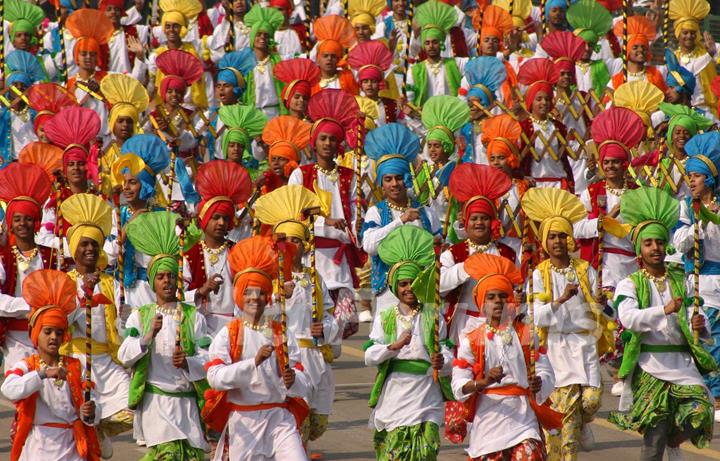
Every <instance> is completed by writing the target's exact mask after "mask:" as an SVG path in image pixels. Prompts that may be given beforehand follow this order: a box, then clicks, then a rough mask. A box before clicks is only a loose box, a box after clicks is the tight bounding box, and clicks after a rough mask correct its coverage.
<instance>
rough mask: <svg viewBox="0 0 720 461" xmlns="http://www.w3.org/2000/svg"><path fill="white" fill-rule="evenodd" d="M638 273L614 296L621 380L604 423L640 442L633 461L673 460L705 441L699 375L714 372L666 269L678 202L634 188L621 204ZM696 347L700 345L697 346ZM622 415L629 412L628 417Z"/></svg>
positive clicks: (674, 276) (703, 327) (680, 283)
mask: <svg viewBox="0 0 720 461" xmlns="http://www.w3.org/2000/svg"><path fill="white" fill-rule="evenodd" d="M621 214H622V216H623V219H624V220H625V222H626V223H628V224H630V225H632V226H633V230H632V231H631V234H630V235H631V236H632V239H633V243H634V244H635V251H636V252H637V254H638V256H639V257H640V260H641V263H642V269H641V270H640V271H638V272H635V273H633V274H632V275H630V277H628V278H626V279H625V280H623V281H621V282H620V283H619V284H618V287H617V289H616V290H615V304H616V306H617V309H618V313H619V316H620V321H621V322H622V323H623V325H624V326H625V329H626V330H625V331H626V332H627V333H630V339H629V341H627V342H626V344H625V353H624V355H623V362H622V365H621V367H620V371H619V373H618V375H619V376H620V378H622V379H624V380H625V387H624V389H623V395H622V398H621V399H620V410H621V411H623V412H627V413H611V414H610V418H609V419H610V421H611V422H613V423H615V424H616V425H617V426H618V427H620V428H621V429H630V430H636V431H638V432H640V433H641V434H642V435H643V446H642V449H641V452H640V459H641V460H643V461H645V460H648V461H650V460H653V461H655V460H656V461H660V460H662V459H663V454H664V452H665V448H666V447H667V448H668V459H670V460H673V459H681V457H680V456H679V455H680V453H679V446H680V444H681V443H682V442H684V441H685V440H690V441H691V442H692V443H693V445H695V446H696V447H698V448H703V447H705V446H707V445H708V443H709V442H710V440H711V439H712V432H713V404H712V402H711V400H710V395H709V390H708V389H707V387H706V386H705V383H704V382H703V377H702V376H701V373H703V374H704V373H710V372H713V371H716V370H717V364H716V362H715V360H713V358H712V356H711V355H710V354H709V353H708V352H707V351H706V350H705V349H704V348H703V344H702V343H704V342H706V341H707V340H708V339H709V335H708V329H707V328H708V324H707V319H706V318H705V316H704V315H703V314H702V313H700V312H693V309H692V308H691V306H692V300H691V298H690V297H688V296H687V294H686V293H687V289H686V287H685V283H684V280H683V277H682V275H681V274H679V273H678V272H673V271H670V270H667V268H666V264H665V246H666V245H667V242H668V240H669V237H670V230H671V229H673V228H674V227H675V226H676V224H677V221H678V203H677V201H676V200H675V199H673V198H672V197H670V195H669V194H668V193H666V192H664V191H661V190H658V189H652V188H641V189H638V190H634V191H630V192H628V193H627V194H625V196H624V197H623V200H622V202H621ZM701 341H702V342H701ZM628 410H629V411H628Z"/></svg>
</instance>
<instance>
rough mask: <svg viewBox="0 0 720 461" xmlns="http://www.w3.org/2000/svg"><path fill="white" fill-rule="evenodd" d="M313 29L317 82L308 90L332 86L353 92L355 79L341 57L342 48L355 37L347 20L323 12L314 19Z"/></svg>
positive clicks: (343, 50)
mask: <svg viewBox="0 0 720 461" xmlns="http://www.w3.org/2000/svg"><path fill="white" fill-rule="evenodd" d="M313 29H314V32H315V37H316V38H317V45H316V47H315V52H316V55H315V62H317V64H318V66H319V67H320V82H319V83H318V84H316V85H314V86H313V88H312V94H315V93H317V92H319V91H320V90H324V89H330V88H334V89H340V90H344V91H346V92H348V93H350V94H352V95H357V94H358V92H359V89H358V87H357V83H355V78H354V77H353V74H352V71H351V70H350V69H347V68H346V66H345V62H344V59H343V57H344V55H345V50H347V49H350V48H351V47H352V46H353V45H355V43H356V41H357V39H356V37H355V31H354V30H353V27H352V25H351V24H350V21H348V20H347V19H345V18H343V17H341V16H337V15H328V16H323V17H321V18H319V19H317V20H316V21H315V23H314V24H313ZM311 57H312V53H311Z"/></svg>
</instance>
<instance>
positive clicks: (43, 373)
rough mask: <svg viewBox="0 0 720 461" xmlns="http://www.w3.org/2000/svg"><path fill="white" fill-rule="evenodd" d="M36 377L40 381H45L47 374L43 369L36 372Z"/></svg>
mask: <svg viewBox="0 0 720 461" xmlns="http://www.w3.org/2000/svg"><path fill="white" fill-rule="evenodd" d="M38 376H39V377H40V379H45V378H47V373H46V372H45V369H44V368H42V369H40V370H38Z"/></svg>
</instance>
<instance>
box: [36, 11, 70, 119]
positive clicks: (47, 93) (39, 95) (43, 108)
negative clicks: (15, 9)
mask: <svg viewBox="0 0 720 461" xmlns="http://www.w3.org/2000/svg"><path fill="white" fill-rule="evenodd" d="M23 3H24V2H23ZM25 96H27V98H28V101H30V107H32V108H33V109H34V110H35V111H36V114H35V121H34V122H33V128H34V130H35V133H37V131H38V128H40V126H41V125H42V124H44V123H45V122H46V121H48V120H49V119H51V118H52V117H53V116H54V115H55V114H57V113H58V112H60V109H62V108H63V107H71V106H77V100H76V99H75V96H73V95H72V94H70V92H69V91H68V90H66V89H65V88H63V87H62V86H60V85H58V84H57V83H36V84H34V85H33V86H31V87H30V89H29V90H27V91H26V92H25Z"/></svg>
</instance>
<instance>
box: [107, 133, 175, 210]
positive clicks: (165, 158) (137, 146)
mask: <svg viewBox="0 0 720 461" xmlns="http://www.w3.org/2000/svg"><path fill="white" fill-rule="evenodd" d="M121 153H122V155H121V156H120V157H119V158H118V159H117V160H115V162H114V163H113V165H112V180H113V185H114V186H121V185H122V184H123V182H124V181H125V175H126V174H130V176H134V177H136V178H137V179H138V180H139V181H140V183H141V188H140V200H149V199H150V198H151V197H153V196H155V194H156V189H155V184H156V183H157V175H159V174H161V173H162V172H163V171H165V168H167V167H168V165H169V164H170V151H169V150H168V146H167V144H166V143H164V142H163V141H162V140H161V139H160V138H159V137H157V136H155V135H154V134H136V135H135V136H131V137H130V138H129V139H127V140H126V141H125V142H124V143H123V145H122V149H121Z"/></svg>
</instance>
